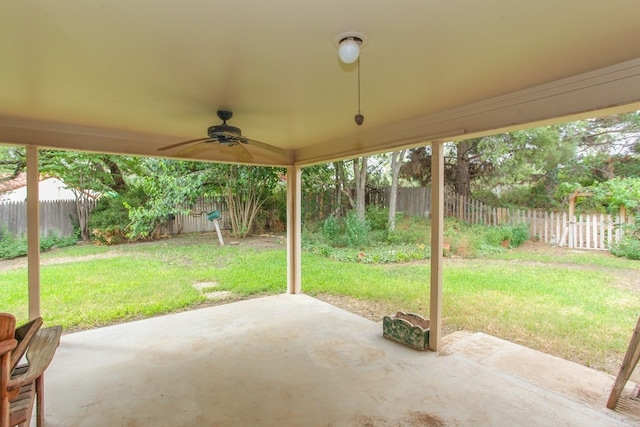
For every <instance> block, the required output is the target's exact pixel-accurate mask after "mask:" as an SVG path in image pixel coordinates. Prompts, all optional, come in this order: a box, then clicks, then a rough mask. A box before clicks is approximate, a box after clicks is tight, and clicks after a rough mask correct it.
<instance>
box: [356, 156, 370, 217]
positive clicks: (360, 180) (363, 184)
mask: <svg viewBox="0 0 640 427" xmlns="http://www.w3.org/2000/svg"><path fill="white" fill-rule="evenodd" d="M367 161H368V157H367V156H364V157H360V158H359V159H353V176H354V180H355V187H356V215H357V217H358V218H359V219H361V220H363V221H364V220H365V212H366V206H365V191H366V189H367Z"/></svg>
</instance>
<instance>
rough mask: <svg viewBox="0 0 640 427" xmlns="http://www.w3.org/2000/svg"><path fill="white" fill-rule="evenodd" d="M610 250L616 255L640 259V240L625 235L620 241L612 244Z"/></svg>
mask: <svg viewBox="0 0 640 427" xmlns="http://www.w3.org/2000/svg"><path fill="white" fill-rule="evenodd" d="M609 251H610V252H611V253H612V254H614V255H615V256H619V257H624V258H628V259H635V260H640V240H638V239H635V238H633V237H631V236H625V237H623V238H622V240H620V242H618V243H617V244H615V245H612V246H611V248H610V249H609Z"/></svg>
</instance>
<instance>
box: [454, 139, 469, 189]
mask: <svg viewBox="0 0 640 427" xmlns="http://www.w3.org/2000/svg"><path fill="white" fill-rule="evenodd" d="M470 148H471V147H470V144H469V142H468V141H460V142H458V145H457V150H456V159H457V169H458V173H457V174H456V190H457V192H458V194H461V195H463V196H466V197H469V196H471V177H470V175H469V149H470Z"/></svg>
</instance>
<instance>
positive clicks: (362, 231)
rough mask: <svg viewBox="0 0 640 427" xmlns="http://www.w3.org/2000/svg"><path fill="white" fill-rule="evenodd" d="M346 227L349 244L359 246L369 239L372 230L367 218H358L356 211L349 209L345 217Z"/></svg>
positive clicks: (352, 246)
mask: <svg viewBox="0 0 640 427" xmlns="http://www.w3.org/2000/svg"><path fill="white" fill-rule="evenodd" d="M344 228H345V232H346V235H347V246H349V247H350V248H359V247H362V246H364V245H366V244H367V243H368V241H369V231H370V230H371V228H370V226H369V223H368V222H367V221H366V220H363V219H360V218H358V215H356V213H355V212H354V211H349V212H348V213H347V217H346V218H345V219H344Z"/></svg>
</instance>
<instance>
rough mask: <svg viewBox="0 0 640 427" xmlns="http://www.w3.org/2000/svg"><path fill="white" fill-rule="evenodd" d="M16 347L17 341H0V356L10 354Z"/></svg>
mask: <svg viewBox="0 0 640 427" xmlns="http://www.w3.org/2000/svg"><path fill="white" fill-rule="evenodd" d="M17 345H18V341H17V340H14V339H10V340H4V341H0V356H2V355H3V354H5V353H8V352H10V351H11V350H13V349H14V348H16V346H17Z"/></svg>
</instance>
